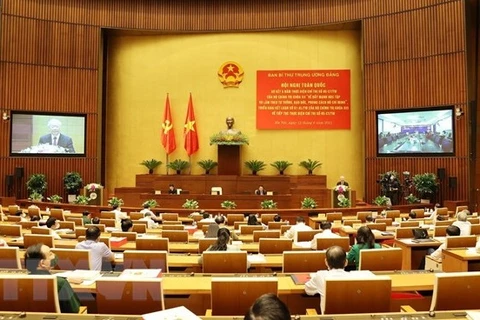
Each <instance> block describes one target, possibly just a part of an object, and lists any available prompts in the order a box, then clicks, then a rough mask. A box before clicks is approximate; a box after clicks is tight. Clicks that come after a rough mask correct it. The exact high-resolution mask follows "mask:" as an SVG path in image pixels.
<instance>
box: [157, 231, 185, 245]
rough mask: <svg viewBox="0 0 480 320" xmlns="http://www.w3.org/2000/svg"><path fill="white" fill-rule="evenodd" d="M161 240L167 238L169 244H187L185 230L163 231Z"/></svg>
mask: <svg viewBox="0 0 480 320" xmlns="http://www.w3.org/2000/svg"><path fill="white" fill-rule="evenodd" d="M162 238H167V239H168V241H169V242H185V243H187V242H188V231H187V230H163V231H162Z"/></svg>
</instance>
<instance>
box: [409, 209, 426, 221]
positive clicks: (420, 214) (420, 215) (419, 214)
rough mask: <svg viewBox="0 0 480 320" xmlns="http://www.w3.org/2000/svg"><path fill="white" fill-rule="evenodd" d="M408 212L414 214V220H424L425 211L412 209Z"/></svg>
mask: <svg viewBox="0 0 480 320" xmlns="http://www.w3.org/2000/svg"><path fill="white" fill-rule="evenodd" d="M410 212H414V213H415V218H416V219H423V218H425V209H412V210H410Z"/></svg>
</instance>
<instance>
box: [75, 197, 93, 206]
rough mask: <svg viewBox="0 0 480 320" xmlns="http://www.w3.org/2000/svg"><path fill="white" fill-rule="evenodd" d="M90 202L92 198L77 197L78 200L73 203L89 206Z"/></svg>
mask: <svg viewBox="0 0 480 320" xmlns="http://www.w3.org/2000/svg"><path fill="white" fill-rule="evenodd" d="M89 201H90V198H89V197H87V196H77V198H76V199H75V200H74V201H73V203H75V204H81V205H87V204H88V202H89Z"/></svg>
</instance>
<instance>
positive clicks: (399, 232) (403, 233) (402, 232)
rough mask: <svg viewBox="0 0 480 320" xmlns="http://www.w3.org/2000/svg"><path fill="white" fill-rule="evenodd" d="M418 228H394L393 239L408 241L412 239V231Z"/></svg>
mask: <svg viewBox="0 0 480 320" xmlns="http://www.w3.org/2000/svg"><path fill="white" fill-rule="evenodd" d="M415 229H418V228H413V227H412V228H396V229H395V239H409V238H413V231H412V230H415Z"/></svg>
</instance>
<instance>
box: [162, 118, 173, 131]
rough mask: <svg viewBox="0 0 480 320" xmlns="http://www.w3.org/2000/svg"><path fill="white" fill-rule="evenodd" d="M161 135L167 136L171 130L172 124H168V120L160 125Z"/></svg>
mask: <svg viewBox="0 0 480 320" xmlns="http://www.w3.org/2000/svg"><path fill="white" fill-rule="evenodd" d="M162 128H163V134H168V131H170V130H172V128H173V124H171V123H170V120H166V121H165V122H164V123H162Z"/></svg>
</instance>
